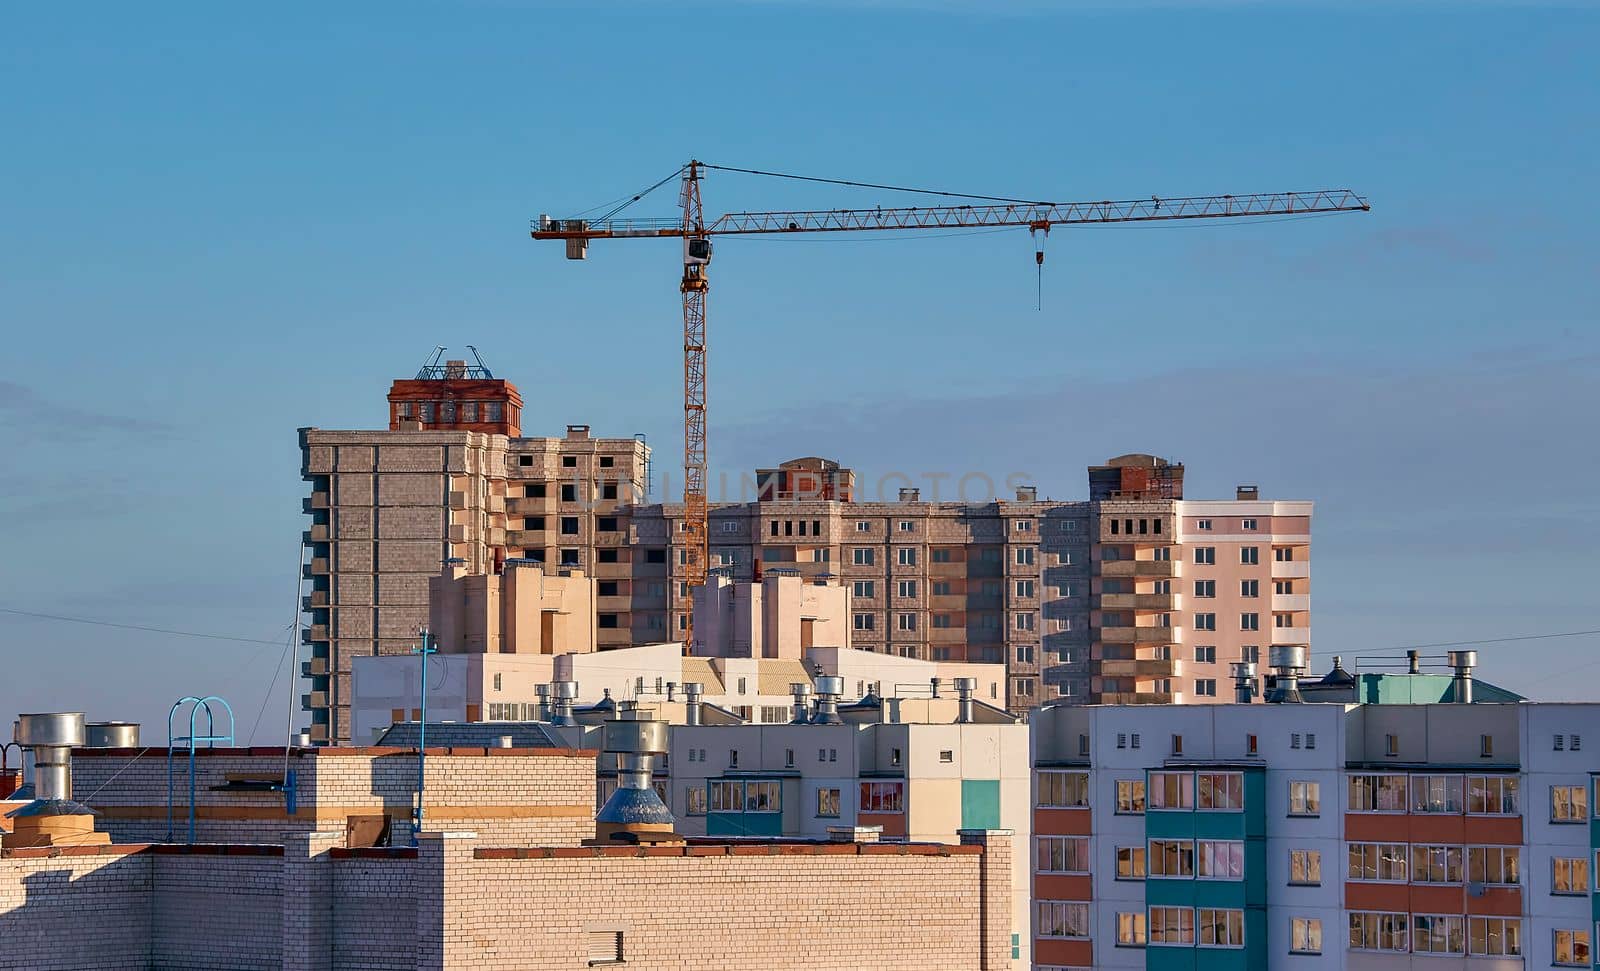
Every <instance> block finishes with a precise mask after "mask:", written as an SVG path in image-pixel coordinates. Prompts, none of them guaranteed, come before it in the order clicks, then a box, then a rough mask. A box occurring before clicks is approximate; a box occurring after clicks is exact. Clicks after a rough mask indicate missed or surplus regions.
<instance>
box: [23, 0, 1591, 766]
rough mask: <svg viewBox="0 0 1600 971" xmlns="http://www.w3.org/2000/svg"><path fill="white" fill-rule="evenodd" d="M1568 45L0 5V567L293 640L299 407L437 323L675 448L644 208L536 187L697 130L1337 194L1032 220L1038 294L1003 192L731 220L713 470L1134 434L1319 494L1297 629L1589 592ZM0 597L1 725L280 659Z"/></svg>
mask: <svg viewBox="0 0 1600 971" xmlns="http://www.w3.org/2000/svg"><path fill="white" fill-rule="evenodd" d="M1597 40H1600V11H1596V9H1595V8H1594V7H1593V6H1591V5H1576V4H1575V5H1568V6H1559V5H1549V6H1546V5H1537V4H1528V3H1503V4H1496V3H1475V4H1448V3H1432V2H1412V3H1406V4H1400V5H1378V4H1334V3H1309V2H1303V3H1294V4H1280V5H1266V4H1254V3H1215V4H1179V3H1167V4H1160V3H1140V4H1133V5H1131V6H1130V5H1115V4H1108V3H1071V2H1058V3H1052V2H1046V0H1036V2H1028V3H1022V2H1018V3H986V4H976V3H974V4H957V3H945V2H935V0H929V2H904V3H895V2H880V3H873V4H847V3H830V4H808V3H801V2H778V0H773V2H749V3H736V2H728V3H715V2H705V3H692V2H691V3H682V4H671V5H667V4H649V3H621V4H610V5H604V6H601V5H588V4H577V3H570V4H543V3H533V2H516V0H499V2H489V0H483V2H476V3H460V4H446V3H416V2H411V3H405V2H400V3H382V4H378V3H369V4H357V3H350V4H341V5H326V4H280V5H274V6H272V7H247V6H245V5H221V4H176V3H174V4H163V5H158V6H155V7H151V6H149V5H143V6H137V7H132V6H128V5H113V4H106V5H100V6H92V5H74V6H72V7H71V8H67V7H65V6H62V5H56V6H44V7H41V6H35V7H32V8H26V9H24V8H19V9H16V10H13V11H11V13H10V15H9V16H8V18H7V27H6V30H5V31H4V33H3V35H0V89H3V90H5V91H7V92H8V97H6V98H5V99H3V100H0V132H3V133H4V138H3V142H4V146H5V149H4V151H3V152H0V214H3V226H4V231H3V232H0V314H3V321H4V327H3V333H4V335H5V343H4V349H5V353H4V356H3V357H0V454H3V455H4V456H5V461H4V463H3V464H0V529H3V531H4V532H3V536H4V542H3V548H4V550H5V551H6V553H7V555H6V556H5V557H4V559H3V565H0V606H3V607H10V608H13V609H25V610H31V611H36V612H44V613H57V614H63V615H70V616H81V617H92V618H100V619H105V620H111V621H117V622H122V623H130V624H140V625H146V626H154V627H166V628H175V629H182V630H195V631H213V632H218V633H225V634H230V635H235V636H239V637H243V638H256V639H262V640H266V641H273V640H275V639H278V638H281V637H282V632H283V631H284V629H285V626H286V625H287V624H288V623H289V621H290V618H291V612H292V607H293V602H292V601H291V599H290V597H291V594H292V592H293V591H292V587H293V584H294V577H295V574H294V572H293V565H294V556H295V554H296V551H297V544H298V541H299V530H300V529H301V528H302V527H303V523H302V520H301V517H300V514H299V497H300V496H301V494H302V489H303V486H302V484H301V482H300V481H299V475H298V471H299V469H298V451H297V448H296V444H295V428H296V427H298V426H301V425H318V426H321V427H324V428H339V427H369V426H373V425H375V424H377V423H379V422H380V421H382V420H383V415H384V411H383V394H384V392H385V390H386V388H387V385H388V382H389V381H390V380H392V379H393V378H395V377H398V376H403V375H406V374H408V373H410V372H412V371H414V370H415V369H416V367H417V366H418V365H419V364H420V363H422V361H423V359H424V358H426V357H427V355H428V353H429V352H430V350H431V348H432V347H433V346H434V345H435V344H446V345H450V346H452V347H461V346H462V345H465V344H468V343H471V344H475V345H477V346H478V348H479V349H480V350H481V351H482V352H483V355H484V357H485V359H486V361H487V362H488V363H489V364H490V366H491V367H493V368H494V369H495V370H496V371H497V372H498V373H500V374H501V375H503V376H505V377H509V378H511V379H512V380H515V381H517V382H518V383H519V384H520V385H521V387H522V390H523V393H524V396H525V397H526V398H527V400H528V407H527V409H526V412H525V428H526V430H527V431H528V433H530V434H539V433H546V432H548V433H556V432H559V431H560V429H561V428H562V427H563V426H564V425H565V424H566V423H568V422H587V423H589V424H591V425H593V426H594V428H595V430H596V432H597V433H600V434H615V435H630V434H633V433H635V432H643V433H646V434H647V435H648V436H649V438H650V440H651V442H652V443H654V444H655V445H656V447H657V449H658V458H659V463H658V465H659V466H660V467H666V468H670V467H671V466H673V465H674V464H676V455H677V453H678V449H679V447H680V446H679V435H678V420H679V412H678V396H679V389H680V381H681V372H680V364H679V353H680V348H679V343H680V342H679V338H678V327H679V318H678V314H679V311H678V295H677V290H676V274H677V272H678V271H677V270H676V269H675V262H676V251H675V249H674V247H673V245H672V244H670V243H649V242H639V243H617V244H612V245H604V244H596V245H595V246H594V247H593V248H592V249H591V251H590V259H589V260H588V261H587V262H586V263H582V264H578V263H569V262H567V261H566V260H564V259H562V258H561V253H560V249H559V246H557V245H555V244H536V243H534V242H532V241H530V240H529V239H528V238H527V236H526V228H527V220H528V219H530V218H532V217H534V216H536V215H537V214H538V213H540V212H550V213H552V214H556V215H560V214H563V213H567V212H572V211H576V210H581V209H585V208H588V207H589V206H592V205H595V204H597V203H600V202H603V201H605V200H607V199H611V198H614V197H617V196H621V195H623V194H625V193H628V192H631V191H634V190H636V189H638V188H641V187H643V186H645V185H648V184H649V183H651V182H654V181H655V180H657V179H659V178H661V177H662V176H664V175H666V174H668V173H669V172H671V171H672V170H673V169H674V168H675V167H676V166H677V165H679V164H680V163H681V162H682V161H684V160H685V159H687V158H689V157H691V156H697V157H700V158H703V159H706V160H709V161H713V162H718V163H722V164H729V165H736V166H750V167H755V168H767V169H777V170H781V171H792V172H799V173H804V174H814V175H821V176H828V177H841V178H849V179H858V180H863V181H869V182H886V183H893V184H901V185H927V186H933V187H939V188H946V187H948V188H954V189H959V190H963V191H969V192H977V193H987V194H996V195H1022V196H1029V197H1036V196H1042V197H1048V198H1055V199H1076V200H1083V199H1089V200H1092V199H1101V198H1125V197H1144V196H1147V195H1152V194H1157V195H1165V196H1173V195H1182V194H1204V193H1223V192H1234V193H1242V192H1252V191H1274V190H1284V189H1310V188H1322V187H1343V186H1349V187H1352V188H1355V189H1357V190H1359V191H1361V192H1362V193H1364V194H1366V195H1368V196H1370V198H1371V200H1372V202H1373V206H1374V208H1373V211H1372V212H1371V213H1370V214H1365V215H1353V216H1341V217H1336V218H1327V219H1310V220H1304V221H1292V222H1284V223H1275V224H1271V225H1256V226H1246V225H1234V224H1229V225H1222V226H1217V227H1214V228H1204V227H1198V226H1184V227H1161V228H1153V227H1125V228H1098V229H1080V230H1075V231H1065V230H1058V231H1057V232H1055V233H1052V234H1051V237H1050V241H1049V246H1048V259H1047V264H1046V268H1045V281H1044V286H1045V304H1044V310H1043V311H1042V312H1039V311H1035V310H1034V300H1033V298H1034V266H1033V259H1032V247H1031V244H1030V242H1029V239H1028V236H1027V234H1026V233H1025V232H1007V233H998V234H989V235H976V236H958V237H945V236H941V237H939V238H924V239H880V238H870V237H862V238H860V239H852V240H842V239H828V240H826V241H816V240H810V239H788V238H786V239H779V240H765V239H751V240H730V241H726V242H725V243H724V244H722V245H720V246H719V249H718V252H717V260H716V263H715V265H714V267H713V276H712V281H713V292H712V298H711V299H712V302H711V311H710V314H711V348H712V350H711V354H712V359H711V369H712V370H711V401H712V426H711V448H712V454H713V463H714V465H715V466H716V467H717V468H719V469H723V470H726V471H728V472H730V473H732V474H737V472H738V471H740V470H743V469H748V468H751V467H753V466H755V465H758V464H768V463H771V462H774V461H778V460H781V459H784V458H787V457H790V456H793V455H801V454H813V453H820V454H826V455H832V456H835V457H837V458H839V459H840V460H841V461H843V462H844V463H845V464H847V465H852V466H854V467H856V468H857V469H859V470H861V472H862V475H863V478H864V479H873V480H875V479H876V478H877V477H878V476H880V475H882V474H884V473H886V472H890V471H903V472H914V473H920V472H925V471H944V472H950V473H953V474H955V475H959V474H962V473H964V472H968V471H981V472H985V473H987V474H991V475H993V476H994V477H995V478H1002V477H1003V476H1005V475H1006V474H1008V473H1012V472H1027V473H1029V474H1031V475H1032V477H1033V478H1034V479H1035V480H1036V481H1037V482H1038V484H1039V486H1040V491H1041V494H1049V495H1052V496H1055V497H1058V498H1077V497H1081V496H1083V494H1084V492H1085V486H1084V474H1083V467H1084V466H1085V465H1087V464H1090V463H1091V462H1094V461H1098V460H1100V459H1103V458H1105V457H1107V456H1109V455H1112V454H1117V453H1121V452H1126V451H1151V452H1156V453H1160V454H1164V455H1169V456H1172V457H1174V458H1178V459H1181V460H1183V461H1185V462H1186V463H1187V464H1188V467H1189V478H1190V488H1189V492H1190V495H1192V496H1197V497H1199V496H1224V495H1228V494H1231V493H1230V491H1229V490H1231V488H1232V486H1233V485H1234V484H1236V483H1238V482H1259V483H1260V484H1261V486H1262V487H1263V490H1264V492H1265V493H1266V494H1268V495H1271V496H1275V497H1280V498H1309V499H1315V500H1317V501H1318V503H1319V507H1318V518H1317V525H1316V534H1317V540H1316V561H1317V574H1316V585H1315V596H1316V635H1315V645H1314V646H1315V649H1316V651H1317V652H1318V654H1320V655H1322V656H1323V657H1326V655H1328V654H1331V653H1335V652H1338V653H1343V654H1345V655H1354V654H1360V653H1364V652H1367V651H1372V650H1378V649H1382V648H1389V647H1393V646H1396V645H1402V644H1406V643H1411V642H1419V643H1434V642H1439V641H1446V640H1454V639H1474V638H1484V637H1495V636H1501V635H1512V634H1525V633H1545V632H1556V631H1567V630H1579V629H1588V628H1597V627H1600V613H1597V612H1596V608H1595V601H1594V592H1593V591H1594V589H1595V583H1596V580H1600V569H1597V567H1596V565H1595V559H1594V555H1593V551H1594V549H1595V548H1596V547H1597V545H1600V513H1597V510H1596V505H1595V499H1596V487H1595V483H1596V482H1597V481H1600V460H1597V458H1596V456H1595V453H1594V447H1593V441H1594V437H1595V436H1594V427H1593V426H1594V421H1595V414H1596V410H1597V408H1596V406H1597V404H1600V391H1597V388H1600V340H1597V334H1600V327H1597V325H1596V311H1595V308H1596V306H1597V304H1600V285H1597V284H1596V280H1597V279H1600V275H1597V274H1596V269H1597V267H1596V263H1597V259H1600V230H1597V228H1596V227H1597V225H1600V219H1597V217H1600V211H1597V210H1600V206H1597V203H1596V199H1595V196H1594V195H1593V193H1592V192H1591V191H1590V190H1589V188H1588V186H1589V184H1590V183H1591V182H1592V177H1593V172H1594V159H1595V158H1596V156H1597V154H1600V135H1597V132H1600V124H1597V122H1600V117H1597V109H1596V107H1595V106H1596V105H1600V72H1596V71H1595V70H1594V67H1593V48H1594V45H1595V42H1596V41H1597ZM705 191H706V197H707V208H708V210H710V211H711V212H722V211H727V210H734V209H767V208H782V207H787V206H807V207H814V208H834V207H842V206H855V205H865V206H870V205H877V204H885V205H887V204H893V203H897V202H905V201H907V200H905V198H904V197H902V196H896V195H895V194H892V193H886V192H878V191H859V190H846V189H842V188H837V187H828V186H797V185H793V184H788V183H782V182H774V181H771V180H763V179H754V178H750V177H745V176H735V175H727V174H723V173H714V174H713V176H712V177H711V178H710V179H709V180H708V182H707V183H706V190H705ZM658 196H659V199H658V200H657V198H656V197H652V198H651V199H647V200H646V201H645V202H643V203H641V204H640V206H639V212H640V213H641V214H645V215H662V214H669V213H670V211H671V205H672V202H673V195H672V192H671V189H670V187H668V188H667V189H664V190H662V191H661V192H660V193H658ZM653 200H654V201H655V205H653V206H652V205H651V204H650V203H651V202H652V201H653ZM0 633H3V634H4V636H5V639H4V643H5V645H6V647H5V649H4V650H5V655H6V660H7V663H6V668H5V674H4V676H0V713H3V712H6V711H17V710H30V709H31V710H39V709H50V708H57V707H82V708H87V709H88V710H89V712H90V714H91V715H92V716H94V717H103V718H112V717H131V718H139V719H142V720H144V721H146V722H147V723H152V727H151V729H150V730H151V731H152V732H153V733H154V734H157V735H158V734H159V728H157V727H155V725H154V724H153V723H156V722H157V721H158V720H159V718H160V717H162V716H163V715H164V712H165V709H166V708H167V706H168V705H169V704H170V703H171V701H172V700H173V699H175V698H176V697H177V696H178V695H180V694H185V693H206V692H216V693H220V694H223V695H225V696H227V697H228V698H229V700H230V701H232V702H233V703H234V704H235V707H236V708H238V709H239V710H240V712H241V715H240V720H241V722H242V724H241V726H240V731H241V734H248V733H249V731H250V729H251V727H252V725H254V724H255V723H256V722H257V720H258V715H257V713H258V711H260V710H261V708H260V706H261V705H262V697H263V692H264V690H265V687H266V684H267V681H268V679H269V678H270V677H271V672H272V667H273V664H274V663H275V662H276V661H277V660H278V658H279V654H280V649H279V648H278V647H276V646H273V645H272V644H248V643H238V642H224V641H203V640H194V639H187V638H173V637H167V636H161V635H154V634H139V633H133V632H127V631H119V630H113V629H102V628H91V627H82V626H73V625H66V624H60V623H53V622H46V621H42V620H37V619H27V618H21V617H18V616H15V615H3V614H0ZM1597 645H1600V638H1587V639H1585V638H1578V639H1569V640H1550V641H1541V642H1532V643H1525V644H1518V645H1512V646H1510V647H1505V648H1485V649H1484V657H1485V662H1486V667H1485V670H1484V675H1485V676H1486V677H1489V678H1490V679H1491V680H1499V681H1500V682H1502V683H1504V684H1506V685H1508V686H1510V687H1513V688H1521V689H1524V690H1527V691H1529V692H1531V693H1534V694H1536V695H1538V696H1541V697H1552V698H1557V697H1577V696H1580V695H1583V694H1585V693H1586V690H1585V688H1584V684H1585V683H1588V684H1592V683H1593V675H1594V673H1595V671H1596V668H1595V667H1593V666H1590V667H1579V665H1589V664H1591V658H1593V657H1594V649H1595V647H1596V646H1597ZM1575 674H1578V675H1586V676H1587V680H1585V678H1584V677H1577V676H1574V675H1575ZM281 689H282V682H281V681H280V682H279V691H280V694H281ZM282 708H283V705H282V702H281V699H280V700H277V701H274V702H273V703H272V704H270V705H269V706H268V707H267V709H266V711H267V714H265V715H264V716H260V722H261V727H260V728H259V729H258V732H259V735H258V737H259V738H260V739H262V740H267V739H269V738H272V737H277V733H278V731H279V730H280V726H281V725H282Z"/></svg>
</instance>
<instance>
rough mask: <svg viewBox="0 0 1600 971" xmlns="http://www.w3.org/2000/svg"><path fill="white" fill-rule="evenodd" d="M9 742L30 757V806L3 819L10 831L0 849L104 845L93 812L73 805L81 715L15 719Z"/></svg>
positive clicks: (108, 839)
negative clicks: (74, 751)
mask: <svg viewBox="0 0 1600 971" xmlns="http://www.w3.org/2000/svg"><path fill="white" fill-rule="evenodd" d="M12 737H13V738H14V739H15V740H16V743H17V745H19V746H20V747H22V748H25V749H29V750H31V751H32V752H33V796H34V799H33V802H30V803H28V804H27V805H26V806H23V807H22V808H21V809H13V810H12V811H11V812H9V813H7V814H6V816H7V818H9V819H10V820H11V826H12V831H11V832H10V833H5V834H0V847H5V848H7V849H11V848H14V847H21V846H56V845H65V844H72V845H77V846H82V845H86V844H97V843H98V844H105V843H109V842H111V837H110V836H107V835H106V834H105V833H96V832H95V831H94V810H92V809H90V808H89V807H88V806H84V805H80V804H79V803H76V802H73V801H72V749H73V748H74V747H75V746H79V745H82V744H83V742H84V730H83V712H81V711H70V712H58V713H54V714H37V715H18V716H17V721H16V724H15V726H14V728H13V732H12Z"/></svg>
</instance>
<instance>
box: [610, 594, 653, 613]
mask: <svg viewBox="0 0 1600 971" xmlns="http://www.w3.org/2000/svg"><path fill="white" fill-rule="evenodd" d="M662 599H663V600H664V599H666V598H662ZM594 609H595V612H597V613H602V614H614V613H621V612H627V611H629V610H632V609H633V598H632V597H631V596H627V595H625V594H618V595H617V596H614V597H596V598H594Z"/></svg>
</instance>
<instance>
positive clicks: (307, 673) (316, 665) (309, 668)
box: [300, 657, 328, 678]
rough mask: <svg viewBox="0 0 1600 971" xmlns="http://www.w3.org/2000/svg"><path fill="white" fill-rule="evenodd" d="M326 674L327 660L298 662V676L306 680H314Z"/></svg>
mask: <svg viewBox="0 0 1600 971" xmlns="http://www.w3.org/2000/svg"><path fill="white" fill-rule="evenodd" d="M327 673H328V659H327V658H325V657H314V658H312V659H311V660H309V661H301V662H300V674H301V675H303V676H304V677H307V678H316V677H321V676H323V675H326V674H327Z"/></svg>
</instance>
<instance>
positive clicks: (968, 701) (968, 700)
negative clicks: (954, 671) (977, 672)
mask: <svg viewBox="0 0 1600 971" xmlns="http://www.w3.org/2000/svg"><path fill="white" fill-rule="evenodd" d="M952 683H953V684H954V685H955V686H956V721H957V722H959V723H960V724H962V725H970V724H972V693H973V692H974V691H976V690H978V679H977V678H956V679H955V681H954V682H952Z"/></svg>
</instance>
